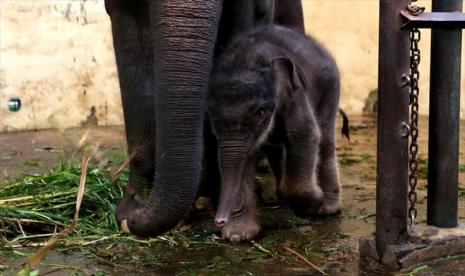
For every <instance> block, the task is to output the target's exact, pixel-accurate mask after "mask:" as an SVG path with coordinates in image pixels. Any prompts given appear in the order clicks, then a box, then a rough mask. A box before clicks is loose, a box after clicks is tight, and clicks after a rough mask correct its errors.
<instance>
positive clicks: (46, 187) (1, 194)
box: [0, 162, 127, 245]
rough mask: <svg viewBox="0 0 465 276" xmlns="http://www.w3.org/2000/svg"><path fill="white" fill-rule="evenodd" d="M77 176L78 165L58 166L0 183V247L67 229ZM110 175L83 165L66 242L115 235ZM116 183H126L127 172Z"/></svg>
mask: <svg viewBox="0 0 465 276" xmlns="http://www.w3.org/2000/svg"><path fill="white" fill-rule="evenodd" d="M80 174H81V169H80V166H79V165H77V164H66V163H63V162H61V163H60V164H58V165H57V166H56V167H55V168H53V169H52V170H51V171H49V172H47V173H45V174H42V175H23V176H22V177H21V178H20V179H18V180H15V181H7V182H5V183H2V184H0V226H1V227H0V237H1V238H2V242H0V244H2V243H7V244H9V245H12V244H14V243H17V242H20V241H24V240H29V241H31V240H36V239H48V238H49V237H50V236H51V235H52V234H53V233H55V232H59V231H60V230H61V229H63V228H64V227H65V226H67V225H69V224H70V223H71V221H72V218H73V216H74V213H75V208H76V194H77V188H78V185H79V178H80ZM110 175H111V171H110V170H109V169H105V168H99V167H98V166H96V165H89V167H88V171H87V180H86V190H85V193H84V198H83V202H82V205H81V210H80V218H79V221H78V224H77V227H76V228H75V230H74V231H73V232H72V233H70V235H69V236H70V238H73V237H75V238H79V239H80V240H86V239H91V238H96V237H103V236H109V235H114V234H117V233H118V225H117V222H116V220H115V217H114V210H115V208H116V203H117V202H118V201H119V199H120V198H121V197H122V194H123V189H122V188H121V187H120V186H118V185H117V184H116V183H115V182H114V181H112V180H111V177H110ZM119 180H120V181H121V182H127V171H124V172H123V173H122V174H121V175H120V177H119Z"/></svg>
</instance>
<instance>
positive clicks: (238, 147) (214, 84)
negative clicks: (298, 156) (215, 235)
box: [207, 58, 301, 227]
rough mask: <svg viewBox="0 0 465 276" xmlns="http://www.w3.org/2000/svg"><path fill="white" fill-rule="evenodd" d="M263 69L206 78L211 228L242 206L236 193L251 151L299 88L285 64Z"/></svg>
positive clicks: (231, 71)
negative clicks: (214, 174) (213, 185)
mask: <svg viewBox="0 0 465 276" xmlns="http://www.w3.org/2000/svg"><path fill="white" fill-rule="evenodd" d="M232 64H235V63H232ZM236 64H240V63H236ZM268 64H269V65H268V66H263V65H262V66H259V67H258V66H257V67H253V68H250V66H248V67H245V66H244V67H242V66H241V67H239V68H230V67H228V66H227V65H226V66H223V67H219V70H217V71H215V72H214V74H213V75H212V81H211V85H210V91H209V96H208V101H207V112H208V115H209V118H210V121H211V124H212V128H213V131H214V133H215V135H216V137H217V139H218V152H219V165H220V172H221V194H220V201H219V206H218V211H217V214H216V218H215V223H216V225H217V226H219V227H222V226H224V225H225V224H226V223H227V222H228V221H229V219H230V216H234V214H235V213H237V212H240V211H241V210H242V208H243V207H244V206H241V202H244V200H243V199H242V198H241V197H243V196H244V195H243V194H242V193H241V192H240V191H244V187H243V185H248V184H246V183H244V182H245V179H246V178H245V176H244V174H246V170H245V169H246V168H247V166H255V162H254V160H255V157H254V155H255V151H256V150H257V149H259V148H260V146H261V145H262V144H263V143H264V142H265V141H266V139H267V137H268V135H269V134H270V133H271V131H272V129H273V124H274V121H275V118H276V117H277V116H278V113H279V112H280V111H279V110H280V109H281V108H283V106H284V105H283V104H284V102H283V101H285V98H286V97H288V96H287V95H289V94H291V93H292V90H295V89H296V87H297V86H299V85H300V83H301V82H300V80H299V79H298V77H297V75H296V72H295V68H294V65H293V63H292V62H290V61H289V60H288V59H285V58H276V59H273V60H271V62H268Z"/></svg>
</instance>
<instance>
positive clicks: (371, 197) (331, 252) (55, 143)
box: [0, 117, 465, 275]
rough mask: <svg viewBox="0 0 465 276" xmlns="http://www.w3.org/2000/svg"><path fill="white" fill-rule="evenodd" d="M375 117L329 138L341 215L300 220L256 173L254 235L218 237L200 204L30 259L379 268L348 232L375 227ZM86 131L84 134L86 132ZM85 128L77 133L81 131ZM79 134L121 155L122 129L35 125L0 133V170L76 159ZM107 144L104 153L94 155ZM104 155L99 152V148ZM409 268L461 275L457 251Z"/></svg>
mask: <svg viewBox="0 0 465 276" xmlns="http://www.w3.org/2000/svg"><path fill="white" fill-rule="evenodd" d="M375 126H376V125H375V120H374V119H372V118H367V117H351V141H350V143H349V142H348V141H346V140H342V139H339V141H338V162H339V168H340V178H341V182H342V185H343V211H342V214H341V215H339V216H337V217H332V218H310V219H301V218H297V217H295V216H294V215H293V213H292V212H291V211H290V210H289V209H288V208H287V207H286V206H284V205H281V204H280V203H279V202H277V200H276V197H275V196H274V194H273V191H274V186H273V185H274V184H273V181H272V179H271V177H270V176H269V175H267V174H264V175H260V176H259V177H258V181H257V182H258V185H260V186H262V187H264V188H265V189H264V194H263V198H264V201H263V202H262V203H261V204H259V216H260V218H261V220H262V225H263V233H262V235H261V237H260V238H259V239H257V240H256V243H244V244H239V245H234V244H231V243H229V242H226V241H222V240H221V239H220V238H219V236H220V232H219V230H217V229H216V228H215V227H214V225H213V216H214V214H213V213H211V212H203V213H200V214H199V215H198V218H197V219H196V220H195V222H194V223H193V224H192V225H189V226H188V227H184V229H182V230H183V231H181V230H179V229H178V231H175V232H174V233H172V234H169V235H168V236H167V237H168V238H166V239H165V240H159V239H158V240H148V241H139V240H135V239H132V238H127V237H124V236H119V238H117V239H112V240H111V241H102V242H95V243H92V244H90V245H87V246H65V245H60V246H59V247H58V248H56V249H55V250H54V251H53V252H51V253H49V255H48V256H47V257H46V259H45V260H44V261H43V262H42V265H41V266H40V267H39V269H40V272H41V274H43V275H70V274H71V273H76V275H113V274H118V275H119V274H128V275H136V274H137V275H139V274H141V273H142V274H152V273H154V274H161V275H165V274H168V275H170V274H181V275H198V274H200V275H225V274H230V275H238V274H239V275H319V273H318V272H317V271H316V270H315V269H313V268H311V267H310V266H309V265H308V264H306V263H305V262H304V261H302V260H301V259H299V258H298V257H296V256H295V255H293V254H292V253H291V252H289V251H288V250H287V249H286V247H287V248H291V249H292V250H295V251H297V252H299V253H300V254H301V255H303V256H305V258H307V259H308V260H310V261H311V262H312V263H314V264H315V265H316V266H318V267H319V268H321V269H322V270H324V271H325V272H326V273H328V274H329V275H386V274H387V273H386V272H384V271H383V270H382V268H380V267H377V266H373V265H368V264H359V256H358V239H359V238H360V237H361V236H364V235H370V234H373V233H374V230H375V224H374V221H375V179H376V170H375V168H376V128H375ZM420 128H421V132H420V133H421V134H420V154H419V156H420V185H419V187H418V190H419V191H418V193H419V197H418V198H419V207H418V209H419V218H418V222H419V223H425V217H426V206H425V205H426V179H425V178H426V164H427V163H426V158H427V143H426V142H427V137H426V135H427V130H428V125H427V121H426V120H425V119H424V118H423V120H422V121H421V124H420ZM86 133H87V134H86ZM85 135H87V136H85ZM83 136H85V137H86V139H85V140H86V141H87V142H88V143H90V147H91V149H92V148H94V149H97V148H98V150H96V151H95V152H98V153H99V155H100V157H99V162H103V163H104V162H106V161H108V156H113V157H114V158H120V157H121V156H124V148H125V146H124V144H125V142H124V140H125V139H124V132H123V129H122V128H118V127H115V128H93V129H90V130H87V129H72V130H67V131H65V132H59V131H52V130H46V131H37V132H23V133H11V134H0V146H1V150H0V183H1V179H7V178H15V177H18V176H19V175H20V174H21V173H42V172H45V171H47V170H48V169H50V168H51V167H53V166H54V165H55V164H56V163H57V162H58V161H59V160H75V161H76V162H78V161H79V160H80V158H81V153H80V152H79V151H78V150H77V146H79V145H80V142H81V144H82V141H81V140H83V139H82V138H83ZM460 150H461V152H460V164H461V173H460V179H459V182H460V195H461V196H460V203H459V217H460V218H465V192H464V191H465V122H462V126H461V144H460ZM102 152H106V153H108V152H111V153H112V154H111V155H108V154H101V153H102ZM105 156H106V157H105ZM35 250H36V249H34V248H16V249H15V251H12V250H6V249H2V250H1V251H0V273H1V272H2V271H3V273H4V274H6V275H10V274H14V273H15V272H17V271H18V270H19V269H20V268H21V265H22V264H23V263H24V261H25V256H24V254H28V253H31V252H35ZM413 274H415V275H465V258H448V257H447V256H445V257H444V259H442V260H440V261H439V262H437V263H435V264H428V265H426V266H424V265H422V266H419V267H418V268H417V269H416V270H414V273H413Z"/></svg>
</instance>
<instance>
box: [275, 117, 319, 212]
mask: <svg viewBox="0 0 465 276" xmlns="http://www.w3.org/2000/svg"><path fill="white" fill-rule="evenodd" d="M307 127H308V128H307V129H302V128H299V129H298V132H295V133H292V132H289V134H288V144H287V145H286V164H285V172H284V181H283V182H282V184H281V185H280V194H281V195H282V197H283V200H284V201H285V202H286V203H287V204H289V205H290V207H291V208H292V209H293V210H294V212H295V213H296V215H298V216H308V215H315V214H317V213H318V210H319V208H320V206H321V204H322V200H323V191H322V190H321V188H320V187H319V186H318V185H317V182H316V166H317V162H318V160H317V158H318V147H319V143H320V133H319V128H318V126H317V124H316V122H315V121H314V120H311V122H310V124H307Z"/></svg>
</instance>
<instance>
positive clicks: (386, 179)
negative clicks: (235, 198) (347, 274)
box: [376, 0, 410, 257]
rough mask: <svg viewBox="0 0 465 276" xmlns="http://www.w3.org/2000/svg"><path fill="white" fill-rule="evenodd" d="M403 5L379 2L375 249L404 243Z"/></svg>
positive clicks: (406, 62) (405, 69)
mask: <svg viewBox="0 0 465 276" xmlns="http://www.w3.org/2000/svg"><path fill="white" fill-rule="evenodd" d="M408 4H410V1H409V0H381V1H380V22H379V23H380V24H379V65H378V66H379V67H378V89H379V90H378V149H377V172H376V173H377V178H376V249H377V252H378V256H379V257H381V256H382V254H383V252H384V250H385V249H386V246H387V245H393V244H401V243H403V242H405V241H406V239H407V182H408V181H407V168H408V148H407V144H408V138H407V136H405V135H402V127H403V123H408V121H409V119H408V114H409V112H408V103H409V86H408V85H405V83H403V82H402V76H408V75H409V46H410V42H409V31H407V30H401V25H402V19H401V15H400V11H401V10H402V9H405V8H406V7H407V5H408Z"/></svg>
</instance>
